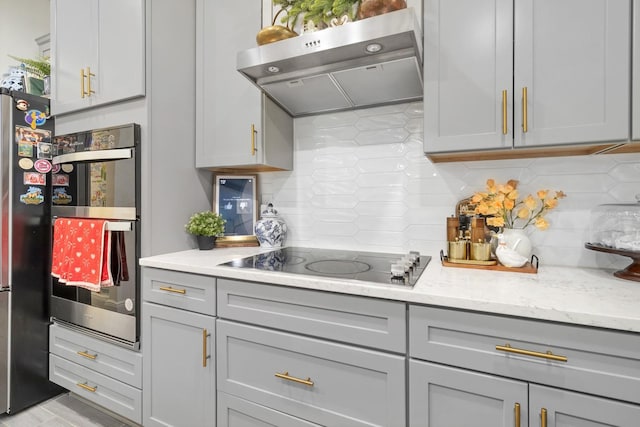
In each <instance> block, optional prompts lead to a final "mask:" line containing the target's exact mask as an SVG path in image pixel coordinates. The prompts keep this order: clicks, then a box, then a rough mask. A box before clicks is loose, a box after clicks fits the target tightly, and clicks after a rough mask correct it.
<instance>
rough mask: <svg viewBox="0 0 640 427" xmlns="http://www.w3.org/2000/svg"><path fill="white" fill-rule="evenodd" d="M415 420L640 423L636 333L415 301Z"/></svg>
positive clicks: (562, 426)
mask: <svg viewBox="0 0 640 427" xmlns="http://www.w3.org/2000/svg"><path fill="white" fill-rule="evenodd" d="M409 331H410V332H409V355H410V357H411V359H410V362H409V378H410V379H409V383H410V384H409V389H410V391H409V396H410V398H409V414H410V415H409V425H410V426H411V427H414V426H415V427H421V426H425V427H426V426H429V427H440V426H442V427H463V426H468V425H473V426H474V427H476V426H480V427H483V426H487V427H489V426H491V427H495V426H519V427H526V426H531V427H534V426H536V427H537V426H542V427H556V426H557V427H597V426H603V427H604V426H608V427H611V426H616V427H636V426H638V425H639V424H638V420H640V404H639V403H640V360H639V359H640V334H634V333H624V332H616V331H610V330H603V329H598V328H589V327H584V326H576V325H565V324H559V323H552V322H542V321H535V320H528V319H518V318H513V317H505V316H499V315H491V314H483V313H474V312H467V311H461V310H452V309H442V308H435V307H426V306H417V305H411V306H410V307H409Z"/></svg>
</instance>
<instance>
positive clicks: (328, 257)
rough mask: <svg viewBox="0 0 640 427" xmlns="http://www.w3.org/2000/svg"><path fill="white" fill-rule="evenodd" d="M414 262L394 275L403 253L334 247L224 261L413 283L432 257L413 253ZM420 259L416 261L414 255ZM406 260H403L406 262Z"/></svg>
mask: <svg viewBox="0 0 640 427" xmlns="http://www.w3.org/2000/svg"><path fill="white" fill-rule="evenodd" d="M412 254H413V257H411V258H412V260H413V263H411V268H410V269H409V271H408V272H407V273H405V274H403V275H392V274H391V266H392V264H396V265H397V264H403V263H402V262H400V260H401V259H402V258H403V257H404V256H405V255H404V254H388V253H377V252H359V251H342V250H334V249H316V248H298V247H285V248H281V249H275V250H273V251H271V252H265V253H260V254H257V255H253V256H250V257H246V258H240V259H235V260H232V261H230V262H226V263H224V264H220V265H223V266H229V267H234V268H253V269H256V270H265V271H279V272H283V273H292V274H304V275H307V276H322V277H333V278H338V279H351V280H362V281H367V282H374V283H382V284H395V285H404V286H413V285H415V283H416V282H417V281H418V279H419V278H420V275H421V274H422V272H423V271H424V269H425V267H426V266H427V264H429V261H430V260H431V257H430V256H424V255H419V254H417V253H412ZM416 255H417V259H415V260H414V258H416ZM406 263H407V260H405V261H404V264H406Z"/></svg>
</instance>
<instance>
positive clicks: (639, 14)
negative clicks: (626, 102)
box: [631, 6, 640, 141]
mask: <svg viewBox="0 0 640 427" xmlns="http://www.w3.org/2000/svg"><path fill="white" fill-rule="evenodd" d="M632 31H633V42H632V45H633V52H632V53H631V55H632V61H633V64H632V66H631V69H632V70H633V71H632V72H633V75H632V81H631V88H632V90H633V93H632V97H633V98H632V101H633V102H632V103H631V117H632V123H631V139H633V140H634V141H637V140H640V7H636V6H634V8H633V30H632Z"/></svg>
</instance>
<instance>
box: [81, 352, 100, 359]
mask: <svg viewBox="0 0 640 427" xmlns="http://www.w3.org/2000/svg"><path fill="white" fill-rule="evenodd" d="M78 354H79V355H80V356H82V357H86V358H87V359H91V360H96V357H98V355H97V354H91V353H87V352H86V351H79V352H78Z"/></svg>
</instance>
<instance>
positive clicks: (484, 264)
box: [440, 251, 538, 274]
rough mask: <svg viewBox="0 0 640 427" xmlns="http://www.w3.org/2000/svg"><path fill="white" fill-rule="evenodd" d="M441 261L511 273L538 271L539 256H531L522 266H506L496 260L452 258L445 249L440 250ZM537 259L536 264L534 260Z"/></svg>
mask: <svg viewBox="0 0 640 427" xmlns="http://www.w3.org/2000/svg"><path fill="white" fill-rule="evenodd" d="M440 261H442V265H443V266H444V267H457V268H475V269H477V270H492V271H509V272H511V273H529V274H536V273H538V257H537V256H535V255H532V256H531V261H527V263H526V264H525V265H523V266H522V267H505V266H504V265H502V264H500V263H499V262H498V261H496V260H491V261H473V260H455V261H454V260H451V261H449V258H448V257H447V256H446V255H445V254H444V251H440ZM534 261H535V266H534V265H533V262H534Z"/></svg>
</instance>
